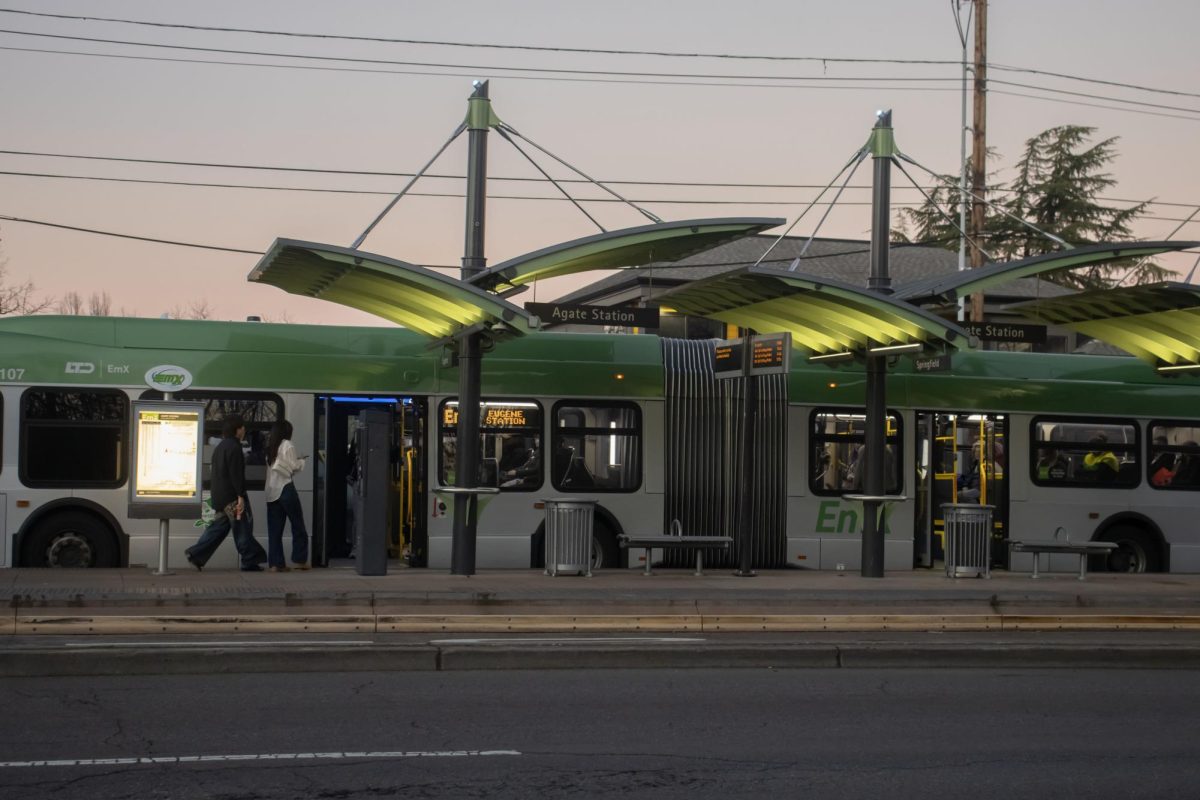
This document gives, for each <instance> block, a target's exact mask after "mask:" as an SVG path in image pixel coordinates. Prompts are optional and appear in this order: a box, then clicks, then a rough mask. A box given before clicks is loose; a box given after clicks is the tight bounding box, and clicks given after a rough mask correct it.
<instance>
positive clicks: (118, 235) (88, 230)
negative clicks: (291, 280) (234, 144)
mask: <svg viewBox="0 0 1200 800" xmlns="http://www.w3.org/2000/svg"><path fill="white" fill-rule="evenodd" d="M0 219H3V220H8V221H9V222H21V223H24V224H26V225H42V226H44V227H47V228H59V229H61V230H66V231H77V232H79V233H91V234H95V235H96V236H112V237H115V238H117V239H133V240H134V241H138V242H152V243H154V244H169V245H174V246H175V247H194V248H197V249H199V250H216V251H218V252H222V253H244V254H246V255H251V256H261V255H263V254H264V253H263V251H261V250H240V249H238V248H236V247H220V246H218V245H213V244H196V243H195V242H180V241H176V240H174V239H155V238H152V237H149V236H134V235H133V234H129V233H114V232H113V231H102V230H97V229H96V228H80V227H77V226H74V225H61V224H59V223H56V222H45V221H43V220H37V219H25V218H23V217H10V216H8V215H6V214H0Z"/></svg>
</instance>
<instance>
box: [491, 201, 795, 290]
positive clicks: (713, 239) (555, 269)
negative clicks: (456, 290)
mask: <svg viewBox="0 0 1200 800" xmlns="http://www.w3.org/2000/svg"><path fill="white" fill-rule="evenodd" d="M784 222H786V220H782V219H775V218H768V217H727V218H723V219H690V220H681V221H679V222H660V223H656V224H654V225H640V226H638V227H636V228H624V229H622V230H619V231H608V232H607V233H600V234H596V235H594V236H586V237H584V238H582V239H574V240H572V241H569V242H562V243H561V244H556V245H552V246H550V247H546V248H543V249H541V250H536V251H534V252H532V253H526V254H525V255H523V256H517V257H516V258H510V259H509V260H508V261H505V262H504V263H502V264H497V265H496V266H494V267H491V268H490V269H486V270H484V271H483V272H481V273H479V274H478V275H475V276H473V277H472V278H471V279H470V280H471V283H473V284H474V285H476V286H480V287H482V288H484V289H491V290H493V291H504V290H505V289H509V288H513V287H517V286H523V285H525V284H527V283H532V282H533V281H535V280H545V279H546V278H557V277H559V276H561V275H572V274H574V273H576V272H588V271H590V270H596V269H619V268H621V267H631V266H640V265H642V264H649V263H651V262H659V261H678V260H679V259H681V258H686V257H687V256H690V255H694V254H696V253H700V252H703V251H705V250H710V249H712V248H714V247H717V246H719V245H722V244H725V243H726V242H729V241H733V240H735V239H740V238H742V237H743V236H750V235H752V234H755V233H759V232H761V231H764V230H766V229H768V228H774V227H775V226H777V225H782V224H783V223H784Z"/></svg>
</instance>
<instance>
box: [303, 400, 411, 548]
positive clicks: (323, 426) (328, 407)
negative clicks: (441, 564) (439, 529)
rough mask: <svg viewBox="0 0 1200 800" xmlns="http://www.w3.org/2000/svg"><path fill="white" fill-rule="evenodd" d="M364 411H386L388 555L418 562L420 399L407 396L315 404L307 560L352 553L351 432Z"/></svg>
mask: <svg viewBox="0 0 1200 800" xmlns="http://www.w3.org/2000/svg"><path fill="white" fill-rule="evenodd" d="M367 409H375V410H383V411H386V412H387V413H388V415H389V421H388V428H389V431H390V443H389V447H388V473H389V474H388V480H387V484H388V492H387V493H386V502H387V504H388V508H387V511H386V519H387V526H388V531H387V541H388V556H389V558H393V559H401V558H402V559H405V560H406V561H407V562H408V563H409V564H410V565H411V566H424V564H425V563H426V559H427V548H428V531H427V530H426V527H425V524H426V523H425V491H424V490H425V483H426V477H425V466H424V464H425V460H424V459H423V458H422V457H421V453H422V452H424V448H425V441H426V403H425V401H424V400H423V399H421V398H412V397H358V396H322V397H318V398H317V402H316V403H315V414H316V424H315V425H314V431H315V436H316V447H315V450H316V452H317V453H319V454H320V456H321V457H320V459H319V461H318V465H317V473H316V475H315V476H314V481H315V483H314V493H315V502H314V508H313V516H314V522H313V526H312V529H313V541H312V560H313V565H314V566H329V565H330V563H331V562H336V561H337V560H339V559H348V558H351V557H352V556H353V555H354V520H353V516H352V515H353V514H354V504H353V500H352V498H353V494H354V488H355V482H356V481H357V480H358V475H359V461H358V449H359V448H358V443H357V441H356V436H355V430H356V427H357V421H358V414H359V412H360V411H363V410H367Z"/></svg>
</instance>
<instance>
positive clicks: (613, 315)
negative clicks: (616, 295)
mask: <svg viewBox="0 0 1200 800" xmlns="http://www.w3.org/2000/svg"><path fill="white" fill-rule="evenodd" d="M525 310H526V311H528V312H529V313H530V314H534V315H535V316H537V317H539V318H540V319H541V320H542V322H544V323H546V324H547V325H621V326H624V327H627V328H657V327H658V309H657V308H624V307H618V306H589V305H580V304H573V303H526V304H525Z"/></svg>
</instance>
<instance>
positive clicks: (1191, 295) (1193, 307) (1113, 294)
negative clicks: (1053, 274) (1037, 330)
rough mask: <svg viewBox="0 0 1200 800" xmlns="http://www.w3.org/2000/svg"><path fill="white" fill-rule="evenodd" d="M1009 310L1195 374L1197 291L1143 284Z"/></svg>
mask: <svg viewBox="0 0 1200 800" xmlns="http://www.w3.org/2000/svg"><path fill="white" fill-rule="evenodd" d="M1009 308H1011V309H1013V310H1015V311H1018V312H1019V313H1021V314H1022V315H1024V316H1026V317H1030V318H1031V319H1037V320H1041V321H1043V322H1047V323H1050V324H1054V325H1063V326H1064V327H1067V328H1071V329H1072V330H1076V331H1079V332H1080V333H1082V334H1085V335H1087V336H1091V337H1093V338H1095V339H1100V340H1102V341H1105V342H1108V343H1110V344H1115V345H1116V346H1117V347H1120V348H1121V349H1122V350H1125V351H1127V352H1129V353H1132V354H1133V355H1135V356H1138V357H1139V358H1141V359H1143V360H1146V361H1149V362H1150V363H1152V364H1155V365H1157V366H1158V368H1159V369H1164V370H1171V369H1179V370H1183V369H1192V368H1200V286H1194V285H1192V284H1188V283H1155V284H1146V285H1142V286H1129V287H1122V288H1118V289H1103V290H1099V291H1094V292H1081V293H1080V294H1074V295H1067V296H1064V297H1055V298H1049V299H1044V300H1034V301H1030V302H1026V303H1017V304H1015V305H1012V306H1009Z"/></svg>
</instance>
